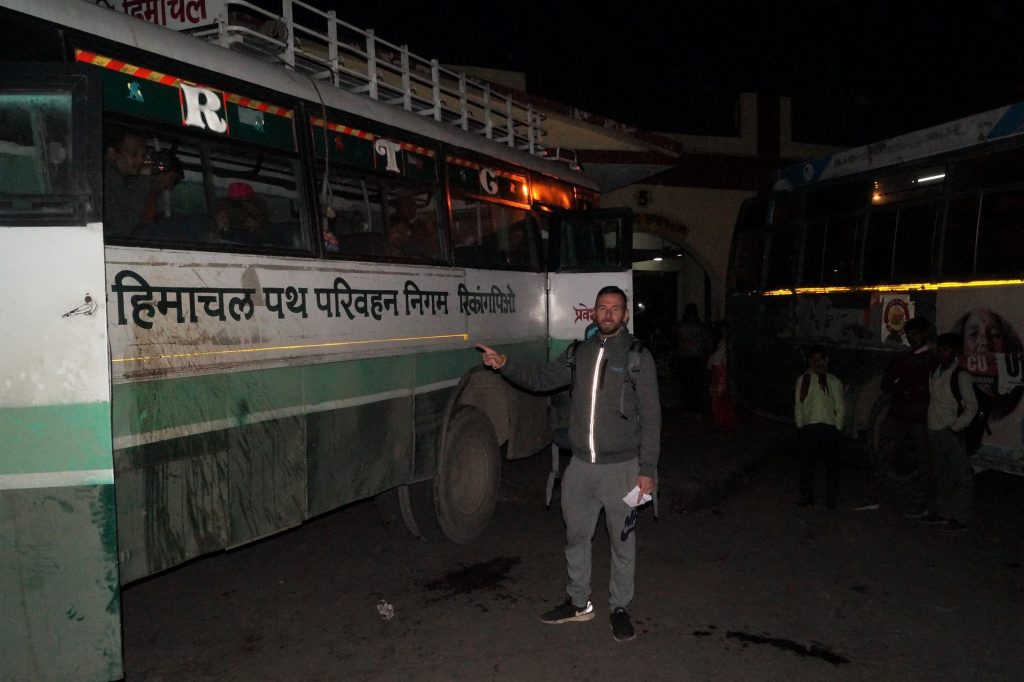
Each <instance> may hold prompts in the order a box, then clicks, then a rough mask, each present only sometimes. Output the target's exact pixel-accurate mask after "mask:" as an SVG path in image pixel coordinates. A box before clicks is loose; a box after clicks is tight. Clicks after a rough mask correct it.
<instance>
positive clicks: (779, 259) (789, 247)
mask: <svg viewBox="0 0 1024 682" xmlns="http://www.w3.org/2000/svg"><path fill="white" fill-rule="evenodd" d="M799 234H800V232H799V230H798V229H797V227H796V226H795V225H777V226H775V227H773V228H772V230H771V232H770V237H769V239H770V241H769V247H768V272H767V275H766V286H767V287H768V288H769V289H775V288H779V287H787V286H792V285H793V284H795V283H796V275H797V263H798V262H799V261H798V258H797V257H798V255H799V248H800V244H799V241H798V237H799Z"/></svg>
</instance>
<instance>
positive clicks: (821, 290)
mask: <svg viewBox="0 0 1024 682" xmlns="http://www.w3.org/2000/svg"><path fill="white" fill-rule="evenodd" d="M1020 285H1024V279H980V280H975V281H973V282H918V283H913V284H866V285H863V286H855V285H854V286H833V287H796V288H795V289H771V290H769V291H764V292H761V295H762V296H794V295H799V294H839V293H849V292H855V291H886V292H888V291H938V290H939V289H962V288H968V287H1007V286H1020Z"/></svg>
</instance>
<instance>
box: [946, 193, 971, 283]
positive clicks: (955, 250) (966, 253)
mask: <svg viewBox="0 0 1024 682" xmlns="http://www.w3.org/2000/svg"><path fill="white" fill-rule="evenodd" d="M979 203H980V201H979V198H978V197H977V196H970V197H963V198H961V199H954V200H953V201H950V202H949V204H948V205H947V206H946V229H945V232H944V239H943V244H942V276H943V277H944V278H945V279H953V278H960V279H969V278H970V277H972V276H973V275H974V248H975V244H976V242H977V236H978V209H979V208H980V206H979Z"/></svg>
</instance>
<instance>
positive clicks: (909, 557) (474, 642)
mask: <svg viewBox="0 0 1024 682" xmlns="http://www.w3.org/2000/svg"><path fill="white" fill-rule="evenodd" d="M788 438H789V431H788V429H786V428H784V427H781V426H779V425H777V424H773V423H770V422H765V421H762V420H759V419H755V418H752V417H746V418H745V419H744V420H743V422H742V423H741V426H740V428H739V429H738V430H737V431H736V432H734V433H731V434H715V433H712V432H710V431H709V430H708V427H707V424H706V423H705V422H704V421H702V420H683V419H673V420H670V422H669V424H668V428H666V434H665V440H666V452H665V456H664V463H663V466H662V468H661V485H662V498H661V509H660V511H661V518H660V519H659V520H658V521H657V522H654V521H653V519H652V518H651V516H650V512H649V511H648V512H647V515H646V516H645V517H643V518H642V519H641V524H640V527H639V529H638V541H639V561H638V575H637V597H636V600H635V602H634V604H633V606H632V611H633V614H634V622H635V624H636V626H637V632H638V637H637V639H636V640H635V641H633V642H628V643H617V642H615V641H614V640H613V639H612V637H611V630H610V627H609V625H608V620H607V606H606V603H607V602H606V600H607V579H608V577H607V559H606V557H607V540H606V538H605V537H603V533H601V532H599V533H598V535H597V537H596V539H595V544H594V552H595V557H596V558H597V559H596V561H595V574H594V581H593V583H594V596H593V599H594V602H595V604H596V605H597V606H598V607H599V613H598V616H597V617H596V618H595V619H594V620H592V621H590V622H587V623H573V624H567V625H561V626H550V625H544V624H541V623H540V622H539V621H538V616H539V614H540V613H541V612H542V611H544V610H546V609H547V608H550V607H551V606H552V605H554V604H556V603H557V602H560V601H561V599H562V598H563V585H564V566H563V560H562V556H561V547H562V525H561V520H560V517H559V514H558V512H557V511H555V510H551V511H546V510H545V509H544V506H543V486H544V480H545V477H546V472H547V469H548V467H549V463H550V462H549V459H548V458H546V457H542V456H538V457H534V458H531V459H528V460H524V461H519V462H511V463H508V464H507V465H506V468H505V477H504V484H503V488H502V498H503V499H502V501H501V503H500V504H499V508H498V511H497V513H496V516H495V519H494V522H493V524H492V526H491V530H490V532H489V533H488V534H487V537H485V538H483V539H481V540H479V541H477V542H474V543H472V544H469V545H465V546H454V545H447V544H438V545H432V544H428V543H424V542H420V541H414V540H410V539H407V538H402V537H397V536H395V535H393V534H389V533H388V532H386V531H385V530H384V529H383V528H382V527H381V526H380V524H379V523H378V522H377V519H376V514H375V509H374V506H373V505H372V504H358V505H354V506H352V507H349V508H347V509H344V510H342V511H340V512H337V513H334V514H330V515H327V516H325V517H322V518H320V519H317V520H315V521H314V522H311V523H309V524H307V525H305V526H303V527H301V528H299V529H296V530H295V531H292V532H289V533H286V534H283V535H281V536H278V537H276V538H273V539H270V540H268V541H265V542H262V543H259V544H257V545H253V546H250V547H247V548H243V549H240V550H237V551H234V552H230V553H227V554H221V555H218V556H214V557H210V558H206V559H202V560H199V561H196V562H193V563H191V564H189V565H187V566H184V567H182V568H180V569H177V570H175V571H171V572H169V573H167V574H165V575H162V576H158V577H156V578H154V579H150V580H148V581H145V582H143V583H140V584H137V585H134V586H130V587H129V588H127V589H126V590H125V591H124V594H123V605H124V622H125V657H126V669H127V673H128V680H131V681H134V680H168V681H169V680H186V679H187V680H481V679H493V680H549V679H558V680H616V679H630V680H638V681H639V680H819V679H837V680H889V679H891V680H897V679H899V680H963V679H985V680H1015V679H1020V674H1021V673H1020V671H1021V670H1024V649H1022V647H1021V646H1020V633H1021V619H1022V616H1021V614H1022V613H1024V569H1022V567H1021V566H1022V546H1024V545H1022V538H1024V521H1022V516H1024V515H1022V513H1021V500H1022V499H1024V480H1021V479H1017V478H1011V477H1008V476H1004V475H999V474H983V475H980V476H979V477H978V481H977V483H978V497H979V504H978V507H979V510H978V511H979V524H978V526H977V527H976V528H974V529H973V530H972V531H970V532H968V533H965V534H962V535H955V536H950V535H947V534H944V533H941V532H940V531H938V530H937V529H936V528H934V527H931V526H923V525H921V524H917V523H915V522H912V521H909V520H907V519H904V518H903V516H902V511H905V507H906V503H905V501H904V500H903V498H902V496H900V495H899V494H898V491H894V494H893V497H892V499H891V500H890V502H891V504H890V506H889V508H888V509H883V510H882V511H880V512H876V513H854V512H850V511H846V510H844V509H842V508H841V509H840V510H838V511H835V512H827V511H825V510H823V509H803V508H798V507H796V506H794V504H793V502H794V500H795V498H796V486H795V478H796V471H795V462H794V459H793V457H791V456H790V453H789V451H788V447H787V444H788V442H789V440H788ZM863 473H864V472H862V471H860V470H856V469H847V470H844V479H843V496H844V501H850V500H852V499H854V497H855V496H856V493H857V492H858V491H859V487H860V482H861V480H862V478H863ZM722 496H724V498H723V497H722ZM599 528H601V526H599ZM380 600H385V601H386V602H387V603H388V604H390V605H391V606H392V607H393V609H394V617H393V618H391V619H390V620H384V619H383V618H382V617H381V615H380V614H379V613H378V608H377V607H378V602H379V601H380Z"/></svg>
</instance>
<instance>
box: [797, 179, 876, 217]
mask: <svg viewBox="0 0 1024 682" xmlns="http://www.w3.org/2000/svg"><path fill="white" fill-rule="evenodd" d="M868 189H869V186H868V183H867V181H866V180H861V181H857V182H850V183H847V184H843V185H837V186H835V187H828V188H825V189H819V190H816V191H813V192H810V193H809V194H808V195H807V207H806V209H805V210H806V215H807V217H809V218H816V217H826V218H827V217H828V216H830V215H834V214H836V213H851V212H853V211H859V210H861V209H863V208H866V207H867V205H868V198H869V197H870V196H871V193H870V192H869V191H868Z"/></svg>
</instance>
